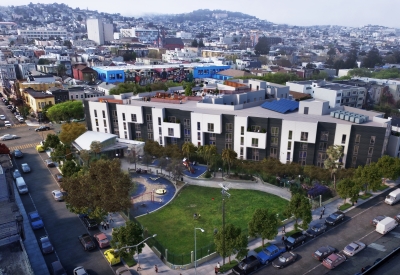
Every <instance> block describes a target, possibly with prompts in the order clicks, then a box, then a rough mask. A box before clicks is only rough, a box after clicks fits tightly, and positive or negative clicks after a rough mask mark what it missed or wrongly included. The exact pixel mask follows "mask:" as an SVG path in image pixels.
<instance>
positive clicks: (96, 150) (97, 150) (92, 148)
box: [90, 140, 103, 157]
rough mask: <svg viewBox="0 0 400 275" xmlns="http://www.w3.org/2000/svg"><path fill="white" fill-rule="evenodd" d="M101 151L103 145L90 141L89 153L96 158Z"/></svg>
mask: <svg viewBox="0 0 400 275" xmlns="http://www.w3.org/2000/svg"><path fill="white" fill-rule="evenodd" d="M102 149H103V144H101V142H100V141H97V140H94V141H92V143H90V151H91V152H92V153H94V155H95V157H97V156H98V155H99V154H100V153H101V150H102Z"/></svg>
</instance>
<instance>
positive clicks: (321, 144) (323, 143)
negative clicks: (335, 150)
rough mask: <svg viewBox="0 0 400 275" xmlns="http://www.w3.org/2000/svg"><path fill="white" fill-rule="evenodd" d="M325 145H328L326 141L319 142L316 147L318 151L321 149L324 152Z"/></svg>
mask: <svg viewBox="0 0 400 275" xmlns="http://www.w3.org/2000/svg"><path fill="white" fill-rule="evenodd" d="M327 146H328V143H326V142H320V143H319V148H318V150H319V151H322V152H325V151H326V147H327Z"/></svg>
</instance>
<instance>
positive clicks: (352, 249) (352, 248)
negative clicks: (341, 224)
mask: <svg viewBox="0 0 400 275" xmlns="http://www.w3.org/2000/svg"><path fill="white" fill-rule="evenodd" d="M365 247H366V245H365V244H364V243H362V242H358V241H356V242H352V243H350V244H348V245H346V247H345V248H344V249H343V253H344V254H346V255H347V256H354V255H356V254H357V253H358V252H360V251H361V250H363V249H364V248H365Z"/></svg>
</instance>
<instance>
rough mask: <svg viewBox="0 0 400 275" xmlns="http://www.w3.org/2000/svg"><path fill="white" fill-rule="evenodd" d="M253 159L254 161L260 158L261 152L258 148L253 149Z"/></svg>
mask: <svg viewBox="0 0 400 275" xmlns="http://www.w3.org/2000/svg"><path fill="white" fill-rule="evenodd" d="M252 159H253V160H254V161H258V160H259V159H260V152H259V151H258V149H253V150H252Z"/></svg>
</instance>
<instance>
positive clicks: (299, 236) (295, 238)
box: [284, 232, 306, 250]
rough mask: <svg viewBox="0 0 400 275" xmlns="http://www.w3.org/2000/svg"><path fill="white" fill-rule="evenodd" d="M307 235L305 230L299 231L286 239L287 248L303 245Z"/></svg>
mask: <svg viewBox="0 0 400 275" xmlns="http://www.w3.org/2000/svg"><path fill="white" fill-rule="evenodd" d="M305 239H306V235H304V234H303V232H297V233H294V234H293V235H291V236H289V237H287V238H286V239H285V241H284V242H285V245H286V249H287V250H292V249H293V248H295V247H297V246H299V245H302V244H303V243H304V242H305Z"/></svg>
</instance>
